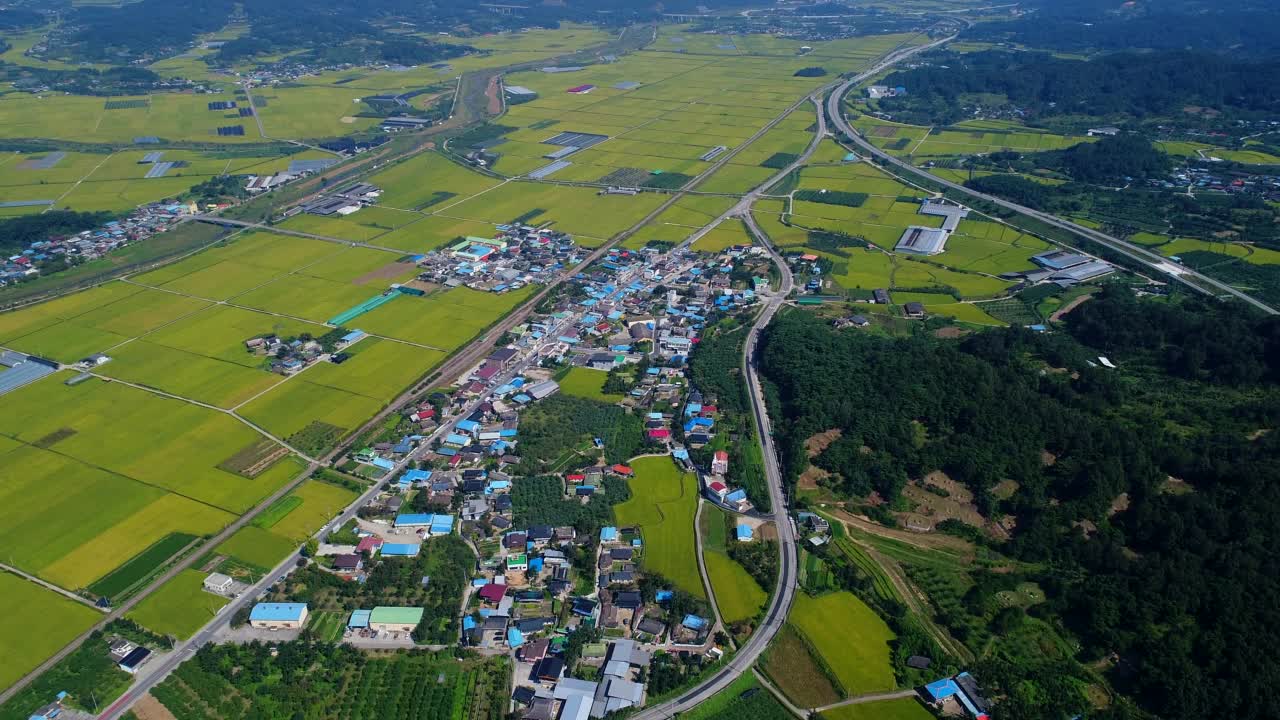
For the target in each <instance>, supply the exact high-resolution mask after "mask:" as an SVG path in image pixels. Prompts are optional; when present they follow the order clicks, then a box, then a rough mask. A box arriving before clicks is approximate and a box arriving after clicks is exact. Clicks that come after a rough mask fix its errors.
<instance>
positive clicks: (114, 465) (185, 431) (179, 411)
mask: <svg viewBox="0 0 1280 720" xmlns="http://www.w3.org/2000/svg"><path fill="white" fill-rule="evenodd" d="M67 377H68V375H66V374H57V375H53V376H50V377H48V378H45V379H44V380H41V381H39V382H36V383H32V384H31V385H28V386H26V387H23V388H21V389H19V390H17V391H15V392H12V393H10V394H8V395H6V396H5V404H6V406H7V407H6V410H7V412H6V413H4V414H3V415H0V434H5V435H9V436H10V437H13V438H16V439H18V440H21V441H23V442H27V443H32V444H38V443H40V442H42V441H43V442H46V443H48V442H54V443H55V444H54V445H53V447H54V448H55V449H56V452H57V453H58V454H59V455H62V456H66V457H71V458H75V459H77V460H80V461H81V462H84V463H86V464H88V465H93V466H95V467H98V468H102V469H104V470H107V471H110V472H113V473H117V474H120V475H123V476H126V477H131V478H134V479H136V480H138V481H140V482H142V483H145V484H147V485H150V486H153V487H158V488H163V489H166V490H171V491H173V492H177V493H180V494H182V495H184V496H186V497H189V498H191V499H192V500H195V501H198V502H203V503H207V504H209V505H212V506H215V507H219V508H222V509H225V510H227V511H228V512H234V513H239V512H243V511H244V510H246V509H248V508H249V507H251V506H252V505H253V504H254V503H255V502H256V501H258V500H259V499H261V498H262V497H265V496H266V495H268V494H269V493H270V492H271V491H272V490H274V489H275V488H274V487H273V486H271V485H269V484H268V482H267V481H266V478H265V477H264V476H261V475H260V476H258V477H257V478H246V477H243V476H240V475H237V474H234V473H231V472H228V471H225V470H222V469H219V468H218V465H219V464H221V463H222V462H223V461H225V460H227V459H228V458H230V457H231V456H233V455H234V454H235V453H236V452H238V451H239V450H240V449H242V448H244V447H245V446H246V445H249V444H250V443H252V442H255V441H257V440H258V439H259V438H260V437H261V436H260V435H259V434H258V433H256V432H254V431H253V430H252V429H250V428H248V427H246V426H245V425H244V424H243V423H241V422H238V421H237V420H235V419H233V418H231V417H229V416H227V415H224V414H222V413H218V412H215V411H212V410H209V409H207V408H203V407H199V406H197V405H192V404H190V403H186V402H182V401H179V400H172V399H168V398H163V397H160V396H157V395H154V394H151V393H148V392H145V391H143V390H139V389H136V388H131V387H128V386H125V385H121V384H120V383H108V382H101V381H90V382H86V383H82V384H80V385H77V386H75V387H68V386H66V385H64V384H63V382H62V381H63V380H65V379H66V378H67ZM175 458H181V467H182V471H181V472H175V471H174V463H175Z"/></svg>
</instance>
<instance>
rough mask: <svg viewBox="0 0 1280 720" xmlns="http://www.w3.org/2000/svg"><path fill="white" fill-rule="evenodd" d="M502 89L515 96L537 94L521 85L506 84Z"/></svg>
mask: <svg viewBox="0 0 1280 720" xmlns="http://www.w3.org/2000/svg"><path fill="white" fill-rule="evenodd" d="M504 89H505V90H506V91H507V94H508V95H515V96H517V97H529V96H532V95H537V94H538V93H536V92H534V91H532V90H530V89H529V88H527V87H524V86H523V85H508V86H506V88H504Z"/></svg>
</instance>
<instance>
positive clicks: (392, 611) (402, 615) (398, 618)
mask: <svg viewBox="0 0 1280 720" xmlns="http://www.w3.org/2000/svg"><path fill="white" fill-rule="evenodd" d="M424 612H425V611H424V610H423V609H422V608H420V607H391V606H385V605H384V606H379V607H375V608H374V609H373V610H371V611H370V612H369V629H370V630H377V631H378V632H413V629H414V628H416V627H418V623H420V622H422V615H423V613H424Z"/></svg>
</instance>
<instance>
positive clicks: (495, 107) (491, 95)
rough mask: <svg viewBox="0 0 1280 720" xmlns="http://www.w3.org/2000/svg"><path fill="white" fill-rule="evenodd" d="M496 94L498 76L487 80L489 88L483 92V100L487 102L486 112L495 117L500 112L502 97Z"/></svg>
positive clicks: (497, 90) (497, 91)
mask: <svg viewBox="0 0 1280 720" xmlns="http://www.w3.org/2000/svg"><path fill="white" fill-rule="evenodd" d="M498 93H499V88H498V76H497V75H494V76H493V77H491V78H489V86H488V87H486V88H485V90H484V96H485V99H487V100H488V101H489V104H488V107H487V110H488V112H489V114H490V115H497V114H498V113H500V112H502V97H501V96H500V95H499V94H498Z"/></svg>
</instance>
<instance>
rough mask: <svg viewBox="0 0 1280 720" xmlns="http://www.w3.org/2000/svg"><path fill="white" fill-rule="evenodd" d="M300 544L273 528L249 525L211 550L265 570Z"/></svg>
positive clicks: (273, 565)
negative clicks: (265, 528) (266, 528)
mask: <svg viewBox="0 0 1280 720" xmlns="http://www.w3.org/2000/svg"><path fill="white" fill-rule="evenodd" d="M316 528H317V529H318V528H319V525H317V526H316ZM301 544H302V543H301V542H295V541H294V540H293V539H291V538H288V537H285V536H283V535H281V534H279V533H277V532H275V531H273V530H264V529H262V528H260V527H254V526H253V525H249V526H247V527H243V528H240V529H239V530H237V531H236V532H235V534H234V535H232V536H231V537H229V538H227V540H226V542H224V543H222V544H221V545H219V546H218V547H216V548H214V550H213V552H214V553H215V554H217V555H229V556H231V557H233V558H235V559H237V560H239V561H241V562H242V563H245V564H246V565H250V566H252V567H255V568H258V569H259V570H263V571H266V570H270V569H271V568H273V567H275V566H276V565H277V564H279V563H280V561H281V560H283V559H285V557H287V556H288V555H289V553H291V552H293V551H295V550H297V549H298V546H299V545H301Z"/></svg>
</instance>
